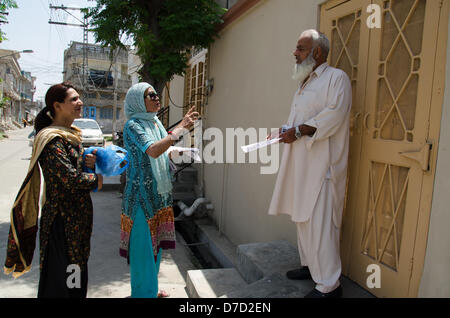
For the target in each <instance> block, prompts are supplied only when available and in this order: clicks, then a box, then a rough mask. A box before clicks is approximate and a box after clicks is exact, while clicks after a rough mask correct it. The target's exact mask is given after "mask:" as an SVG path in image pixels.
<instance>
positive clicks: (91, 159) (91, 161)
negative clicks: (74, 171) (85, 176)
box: [84, 149, 97, 170]
mask: <svg viewBox="0 0 450 318" xmlns="http://www.w3.org/2000/svg"><path fill="white" fill-rule="evenodd" d="M96 154H97V149H95V150H94V151H92V153H90V154H87V155H86V157H85V159H84V165H85V166H86V167H88V168H90V169H92V170H94V169H95V161H97V155H96Z"/></svg>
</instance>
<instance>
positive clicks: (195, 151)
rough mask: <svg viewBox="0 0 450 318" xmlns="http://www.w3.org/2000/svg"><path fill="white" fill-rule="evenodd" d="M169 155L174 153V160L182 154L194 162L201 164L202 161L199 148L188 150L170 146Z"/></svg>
mask: <svg viewBox="0 0 450 318" xmlns="http://www.w3.org/2000/svg"><path fill="white" fill-rule="evenodd" d="M167 152H168V153H172V158H173V159H175V158H177V157H179V155H180V154H181V153H183V154H186V155H187V156H188V157H190V158H193V159H194V161H197V162H201V161H202V159H201V158H200V156H199V155H198V154H199V152H200V151H199V149H198V148H186V147H176V146H170V147H169V149H167Z"/></svg>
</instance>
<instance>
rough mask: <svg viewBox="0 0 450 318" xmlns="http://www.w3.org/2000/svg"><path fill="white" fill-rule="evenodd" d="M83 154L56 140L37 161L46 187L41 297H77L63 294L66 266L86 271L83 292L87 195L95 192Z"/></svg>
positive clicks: (89, 207)
mask: <svg viewBox="0 0 450 318" xmlns="http://www.w3.org/2000/svg"><path fill="white" fill-rule="evenodd" d="M83 152H84V149H83V147H82V146H81V145H79V146H74V145H72V144H71V143H70V142H68V141H67V140H65V139H63V138H61V137H56V138H54V139H53V140H52V141H50V142H49V143H48V144H47V145H46V146H45V148H44V150H43V151H42V153H41V155H40V157H39V164H40V166H41V169H42V172H43V175H44V180H45V185H46V201H45V204H44V206H43V207H42V212H41V219H40V227H39V228H40V233H39V240H40V269H41V279H40V283H39V294H40V295H41V296H42V297H45V296H51V295H53V294H54V293H56V294H57V295H59V297H65V296H68V297H71V295H72V296H75V297H77V295H79V294H76V295H74V294H73V293H72V290H67V286H66V285H67V284H66V282H65V279H64V278H65V277H66V276H67V275H66V274H65V270H66V267H67V265H69V264H76V265H78V266H80V268H81V270H82V272H83V271H86V273H83V274H84V275H85V276H86V277H85V278H86V282H85V284H86V286H85V287H86V289H87V261H88V258H89V254H90V239H91V233H92V221H93V211H92V200H91V197H90V191H91V190H93V189H95V188H97V176H96V174H93V173H85V172H83ZM61 241H62V242H61ZM61 254H65V255H61ZM55 256H56V257H55ZM59 263H62V264H59ZM55 271H56V272H55ZM55 280H57V284H55ZM57 285H58V286H57ZM55 289H57V290H59V291H56V290H55ZM82 289H83V288H82ZM49 290H50V291H51V293H50V295H49V293H48V291H49ZM85 292H86V291H85V290H84V291H83V293H84V297H85ZM60 293H63V294H65V295H61V294H60ZM38 297H39V295H38ZM81 297H83V296H81Z"/></svg>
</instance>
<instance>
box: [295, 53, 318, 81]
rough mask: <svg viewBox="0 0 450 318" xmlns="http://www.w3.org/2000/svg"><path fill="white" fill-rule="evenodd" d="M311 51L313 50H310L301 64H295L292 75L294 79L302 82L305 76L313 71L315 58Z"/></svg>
mask: <svg viewBox="0 0 450 318" xmlns="http://www.w3.org/2000/svg"><path fill="white" fill-rule="evenodd" d="M312 53H313V52H311V53H310V54H309V55H308V57H307V58H306V59H305V60H304V61H303V62H302V63H301V64H295V66H294V74H293V75H292V79H293V80H294V81H299V82H300V83H303V81H304V80H305V78H307V77H308V75H309V74H311V72H312V71H313V69H314V66H316V60H314V58H313V55H312Z"/></svg>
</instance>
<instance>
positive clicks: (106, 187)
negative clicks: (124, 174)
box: [101, 175, 120, 191]
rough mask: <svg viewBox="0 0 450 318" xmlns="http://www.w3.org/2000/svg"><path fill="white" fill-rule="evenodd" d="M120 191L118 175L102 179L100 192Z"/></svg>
mask: <svg viewBox="0 0 450 318" xmlns="http://www.w3.org/2000/svg"><path fill="white" fill-rule="evenodd" d="M119 189H120V175H119V176H113V177H103V187H102V190H101V191H118V190H119Z"/></svg>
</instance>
